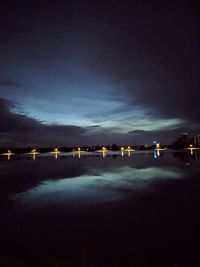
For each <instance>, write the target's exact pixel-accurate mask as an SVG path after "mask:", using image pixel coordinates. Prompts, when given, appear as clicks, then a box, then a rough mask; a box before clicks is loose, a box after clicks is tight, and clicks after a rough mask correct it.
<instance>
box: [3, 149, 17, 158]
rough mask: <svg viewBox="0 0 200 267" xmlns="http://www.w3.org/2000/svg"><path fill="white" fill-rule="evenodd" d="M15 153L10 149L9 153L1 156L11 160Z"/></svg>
mask: <svg viewBox="0 0 200 267" xmlns="http://www.w3.org/2000/svg"><path fill="white" fill-rule="evenodd" d="M14 154H15V153H12V151H11V150H10V149H8V152H7V153H2V154H1V155H4V156H7V159H8V160H10V158H11V156H13V155H14Z"/></svg>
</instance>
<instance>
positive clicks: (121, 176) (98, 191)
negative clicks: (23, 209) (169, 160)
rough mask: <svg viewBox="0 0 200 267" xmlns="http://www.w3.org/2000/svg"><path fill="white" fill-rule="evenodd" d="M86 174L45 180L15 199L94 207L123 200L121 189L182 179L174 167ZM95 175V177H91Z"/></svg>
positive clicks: (121, 168) (96, 170)
mask: <svg viewBox="0 0 200 267" xmlns="http://www.w3.org/2000/svg"><path fill="white" fill-rule="evenodd" d="M87 172H89V173H91V174H88V175H81V176H78V177H76V178H75V179H74V178H71V179H70V178H63V179H59V180H55V181H54V180H48V181H45V182H44V183H42V184H40V185H39V186H37V187H35V188H34V189H31V190H28V191H27V192H26V193H25V194H22V195H21V194H20V195H16V196H15V199H17V197H19V198H20V199H21V197H23V202H25V203H26V202H28V203H29V202H30V201H33V202H34V205H35V204H36V202H38V204H39V205H41V203H45V204H46V205H49V204H51V203H57V202H63V201H70V202H74V201H75V202H78V203H79V204H78V205H79V206H80V205H83V204H90V203H91V201H92V203H93V204H94V202H96V203H100V202H101V203H102V202H110V201H115V200H119V199H121V198H123V197H124V193H123V192H124V190H126V194H127V190H129V191H132V190H147V188H148V186H149V185H150V184H151V183H152V182H153V181H155V180H158V181H160V180H161V179H177V178H183V177H184V173H183V172H182V171H180V170H179V169H177V168H170V167H168V168H160V167H149V168H143V169H138V168H131V167H129V166H123V167H119V168H111V169H110V170H107V171H106V172H105V171H104V170H101V169H90V170H87ZM94 174H95V175H94Z"/></svg>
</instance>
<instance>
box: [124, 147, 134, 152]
mask: <svg viewBox="0 0 200 267" xmlns="http://www.w3.org/2000/svg"><path fill="white" fill-rule="evenodd" d="M124 151H128V152H131V151H134V149H132V147H131V146H128V147H127V148H126V149H124Z"/></svg>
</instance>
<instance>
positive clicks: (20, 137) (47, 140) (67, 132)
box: [0, 98, 89, 146]
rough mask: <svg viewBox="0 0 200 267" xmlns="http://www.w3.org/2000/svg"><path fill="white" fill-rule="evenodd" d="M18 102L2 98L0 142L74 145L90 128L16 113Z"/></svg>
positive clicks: (18, 144)
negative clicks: (50, 121) (48, 123)
mask: <svg viewBox="0 0 200 267" xmlns="http://www.w3.org/2000/svg"><path fill="white" fill-rule="evenodd" d="M14 107H16V103H14V102H12V101H9V100H7V99H3V98H0V124H1V128H0V142H1V145H5V146H6V145H13V146H21V145H22V146H28V145H30V146H32V145H40V146H48V145H49V146H51V145H63V146H64V145H66V146H67V145H73V144H74V143H77V140H80V139H81V137H82V135H83V134H84V133H86V132H87V131H88V130H89V129H87V128H83V127H78V126H73V125H47V124H45V122H42V121H38V120H36V119H35V118H32V117H29V116H27V115H26V114H16V113H14V112H12V109H13V108H14Z"/></svg>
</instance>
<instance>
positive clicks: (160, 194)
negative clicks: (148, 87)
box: [0, 151, 200, 267]
mask: <svg viewBox="0 0 200 267" xmlns="http://www.w3.org/2000/svg"><path fill="white" fill-rule="evenodd" d="M199 232H200V155H199V153H197V151H194V153H193V154H192V155H191V154H190V153H189V152H187V153H186V152H164V153H161V155H159V156H158V155H156V154H153V152H148V153H146V152H142V153H139V152H133V153H132V154H131V155H130V157H129V156H128V155H127V154H125V155H124V156H123V157H122V156H121V155H120V154H117V153H113V154H110V155H109V154H108V155H107V156H106V157H102V155H95V154H81V157H80V158H79V157H77V156H76V157H73V156H72V155H71V154H62V155H59V156H58V158H57V159H55V158H54V156H50V155H37V156H36V159H35V160H33V158H31V156H25V155H21V156H15V157H14V156H12V157H11V159H10V160H7V159H6V158H5V157H3V156H1V157H0V266H39V264H40V266H98V267H107V266H109V267H110V266H122V267H123V266H200V265H199V264H200V235H199Z"/></svg>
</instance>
